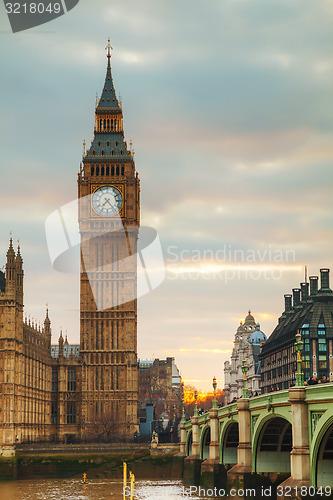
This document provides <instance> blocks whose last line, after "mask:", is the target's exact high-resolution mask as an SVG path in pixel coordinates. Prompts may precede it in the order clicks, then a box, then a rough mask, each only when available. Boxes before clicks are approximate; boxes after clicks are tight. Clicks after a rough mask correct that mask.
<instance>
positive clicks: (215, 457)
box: [200, 408, 226, 488]
mask: <svg viewBox="0 0 333 500" xmlns="http://www.w3.org/2000/svg"><path fill="white" fill-rule="evenodd" d="M217 413H218V409H217V408H212V409H211V410H210V411H209V425H210V445H209V458H207V460H205V461H204V462H202V464H201V476H200V485H201V486H205V487H207V488H209V487H211V488H214V487H217V488H225V486H226V470H225V468H224V466H223V465H222V464H220V449H219V420H218V414H217Z"/></svg>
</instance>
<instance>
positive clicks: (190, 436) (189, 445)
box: [186, 429, 193, 457]
mask: <svg viewBox="0 0 333 500" xmlns="http://www.w3.org/2000/svg"><path fill="white" fill-rule="evenodd" d="M192 442H193V434H192V429H190V430H189V432H188V433H187V436H186V456H187V457H189V456H190V455H192Z"/></svg>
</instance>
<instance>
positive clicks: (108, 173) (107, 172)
mask: <svg viewBox="0 0 333 500" xmlns="http://www.w3.org/2000/svg"><path fill="white" fill-rule="evenodd" d="M106 175H110V167H106Z"/></svg>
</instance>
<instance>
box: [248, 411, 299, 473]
mask: <svg viewBox="0 0 333 500" xmlns="http://www.w3.org/2000/svg"><path fill="white" fill-rule="evenodd" d="M291 450H292V421H291V415H290V414H289V415H288V414H280V413H272V414H269V415H265V416H264V417H263V418H261V419H260V421H259V422H257V425H256V426H255V429H254V436H253V441H252V468H253V470H254V471H255V472H258V473H259V472H279V473H289V474H290V452H291Z"/></svg>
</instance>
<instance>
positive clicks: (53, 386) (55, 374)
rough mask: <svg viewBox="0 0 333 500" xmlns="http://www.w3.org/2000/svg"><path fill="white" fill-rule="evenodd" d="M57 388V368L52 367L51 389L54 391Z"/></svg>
mask: <svg viewBox="0 0 333 500" xmlns="http://www.w3.org/2000/svg"><path fill="white" fill-rule="evenodd" d="M57 390H58V370H57V369H56V368H52V391H54V392H56V391H57Z"/></svg>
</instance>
